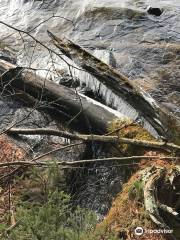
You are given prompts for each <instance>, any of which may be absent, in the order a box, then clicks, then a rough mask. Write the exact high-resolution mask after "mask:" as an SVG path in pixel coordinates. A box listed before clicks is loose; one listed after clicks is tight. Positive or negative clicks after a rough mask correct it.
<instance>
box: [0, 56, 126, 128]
mask: <svg viewBox="0 0 180 240" xmlns="http://www.w3.org/2000/svg"><path fill="white" fill-rule="evenodd" d="M0 73H1V74H2V75H1V85H0V89H1V92H6V91H10V92H12V91H13V92H15V93H16V96H17V97H19V98H20V99H23V100H24V99H26V98H27V101H28V103H30V104H31V105H33V106H34V105H36V107H37V108H41V106H43V103H46V105H47V104H48V106H47V109H51V110H52V112H53V113H54V112H55V111H56V112H58V113H60V115H61V116H63V117H64V119H65V120H66V121H70V122H71V124H69V125H70V126H72V123H75V124H76V125H78V126H79V127H80V128H81V129H83V130H89V131H93V132H106V129H107V126H108V124H109V122H111V121H112V120H113V119H115V118H117V117H122V116H123V115H122V114H120V113H118V112H117V111H114V110H112V109H111V108H108V107H106V106H104V105H103V104H100V103H98V102H96V101H94V100H91V99H90V98H88V97H86V96H84V95H82V94H81V95H78V93H76V92H75V91H74V90H72V89H68V88H66V87H64V86H60V85H58V84H56V83H55V82H52V81H49V80H47V79H44V78H41V77H40V76H38V75H36V73H35V72H34V71H32V70H28V69H24V68H20V67H17V66H15V65H13V64H11V63H8V62H6V61H4V60H0ZM32 99H33V100H32ZM69 125H68V126H69Z"/></svg>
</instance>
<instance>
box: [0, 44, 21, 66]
mask: <svg viewBox="0 0 180 240" xmlns="http://www.w3.org/2000/svg"><path fill="white" fill-rule="evenodd" d="M0 59H2V60H5V61H7V62H10V63H13V64H16V62H17V59H16V57H14V56H13V54H12V52H11V51H10V50H8V49H6V48H4V49H1V47H0Z"/></svg>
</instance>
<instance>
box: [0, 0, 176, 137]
mask: <svg viewBox="0 0 180 240" xmlns="http://www.w3.org/2000/svg"><path fill="white" fill-rule="evenodd" d="M149 4H151V6H155V7H160V8H162V9H163V14H162V16H160V17H159V18H155V17H153V16H149V15H148V14H147V12H146V10H145V9H146V8H147V6H148V5H149ZM0 7H1V8H0V11H1V17H0V20H1V21H4V22H6V23H8V24H10V25H12V26H14V27H17V28H19V29H23V30H25V31H28V32H30V34H32V35H33V36H35V37H36V38H37V39H39V40H41V41H42V42H43V43H44V44H46V45H48V46H49V44H50V42H49V38H48V36H47V33H46V30H47V29H50V30H51V31H52V32H54V33H55V34H57V35H60V36H61V35H66V36H68V37H69V38H70V39H72V40H74V41H76V42H78V43H80V44H81V45H82V46H84V47H86V48H87V49H89V50H90V51H91V52H92V53H93V54H94V55H95V56H97V57H99V58H100V59H105V61H106V62H108V63H109V62H110V59H111V58H112V56H113V59H114V60H115V62H116V68H117V69H120V71H121V72H123V73H125V74H126V75H127V76H128V77H129V78H131V79H132V80H134V81H136V82H137V84H138V85H140V86H141V87H142V88H143V89H144V90H146V92H149V93H151V95H152V96H153V97H155V98H156V100H158V101H160V102H162V103H164V106H166V107H168V108H170V110H171V111H172V112H174V113H175V114H176V116H177V117H178V116H179V106H178V101H177V98H178V96H179V95H178V92H177V91H176V89H174V88H175V87H176V85H177V84H178V82H177V80H176V79H177V77H178V67H177V66H178V62H177V61H178V57H177V51H176V48H175V46H174V45H173V44H175V43H176V42H178V40H179V32H180V30H178V28H179V25H178V22H180V21H178V19H179V18H180V14H179V13H178V9H179V7H180V5H179V3H178V1H177V0H171V1H160V2H159V3H158V6H157V4H156V1H149V0H144V1H132V0H123V1H121V2H120V3H119V2H117V1H115V0H113V1H112V0H111V1H109V0H104V1H97V0H87V1H82V0H76V1H70V0H69V1H48V0H45V1H34V0H29V1H28V0H27V1H25V0H15V1H12V0H9V1H4V0H1V1H0ZM52 14H54V16H56V17H54V18H52ZM48 19H49V20H48ZM47 20H48V21H47ZM72 21H73V23H72ZM40 23H42V24H40ZM1 25H2V28H1V29H0V34H1V39H2V40H3V42H5V43H6V44H8V45H9V46H11V47H12V48H15V49H16V50H18V51H19V53H18V64H19V65H20V66H28V67H29V66H31V67H33V68H36V69H41V70H40V71H39V72H38V73H39V74H41V75H43V76H45V77H50V78H52V79H54V80H55V79H58V75H57V72H58V70H60V71H61V70H62V69H66V71H67V69H68V67H67V65H66V64H64V62H62V61H61V60H60V59H59V58H57V56H55V55H51V56H50V55H49V52H48V51H47V50H46V49H44V48H43V47H42V46H39V45H36V43H35V42H34V41H33V40H32V39H31V38H27V36H25V34H21V35H20V34H19V33H17V32H15V31H14V30H12V29H10V28H8V27H7V26H4V25H3V24H1ZM23 38H24V40H23ZM154 44H157V46H156V45H154ZM162 45H164V49H163V48H162ZM171 45H172V46H171ZM50 47H51V48H52V49H54V46H51V45H50ZM55 50H56V51H57V49H55ZM52 59H53V60H52ZM72 64H73V63H72ZM172 65H175V67H176V68H177V70H176V69H175V70H174V66H172ZM172 67H173V71H174V72H175V73H171V71H170V70H169V71H168V70H167V69H168V68H172ZM55 68H56V70H55ZM42 69H47V70H50V73H49V74H47V71H43V70H42ZM73 75H74V76H75V77H77V78H79V79H80V83H81V84H84V83H85V84H86V86H87V87H89V88H91V89H92V90H93V91H97V90H98V92H99V93H100V95H102V97H103V99H104V100H105V102H106V103H107V104H108V105H109V106H111V107H113V108H115V109H117V110H118V111H120V112H122V113H123V114H125V115H127V116H129V117H130V118H132V119H136V118H137V117H138V114H137V112H136V110H135V109H133V108H132V107H131V106H130V105H129V104H127V103H125V102H124V101H123V100H122V99H119V98H117V97H116V96H115V95H114V94H113V93H112V92H110V91H109V90H107V89H106V87H105V86H103V85H102V84H99V82H98V81H97V80H96V79H94V78H93V77H92V76H90V75H89V74H87V73H84V72H83V73H82V72H79V71H78V70H76V69H74V70H73ZM164 75H165V79H164ZM158 78H159V79H160V80H159V79H158ZM168 80H169V81H168ZM168 87H169V88H168ZM171 89H173V91H172V90H171ZM146 95H147V94H146ZM177 95H178V96H177ZM168 98H170V99H173V103H172V102H170V100H169V99H168ZM148 99H149V100H150V101H151V102H152V101H153V99H151V97H150V96H148ZM145 126H146V128H147V129H148V130H150V131H151V132H152V133H153V134H154V135H156V133H155V132H153V129H152V128H151V126H150V125H148V123H145Z"/></svg>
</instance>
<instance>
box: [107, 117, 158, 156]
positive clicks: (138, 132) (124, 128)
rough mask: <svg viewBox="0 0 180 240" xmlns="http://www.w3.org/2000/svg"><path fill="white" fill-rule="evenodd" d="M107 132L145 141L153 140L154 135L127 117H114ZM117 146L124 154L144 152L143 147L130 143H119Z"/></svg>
mask: <svg viewBox="0 0 180 240" xmlns="http://www.w3.org/2000/svg"><path fill="white" fill-rule="evenodd" d="M108 132H109V133H111V132H112V134H113V135H114V133H116V134H117V136H118V137H119V138H131V139H136V140H147V141H152V140H154V137H153V136H152V135H151V134H150V133H149V132H148V131H147V130H145V129H143V128H142V127H141V126H139V125H138V124H136V123H133V122H132V120H130V119H128V118H124V119H122V118H121V119H115V120H114V121H113V122H111V124H110V125H109V127H108ZM119 148H120V150H121V151H122V152H123V153H124V154H125V155H126V156H132V155H138V154H140V155H143V154H144V153H145V152H146V150H145V148H144V147H140V146H138V147H137V146H135V145H131V144H122V143H119Z"/></svg>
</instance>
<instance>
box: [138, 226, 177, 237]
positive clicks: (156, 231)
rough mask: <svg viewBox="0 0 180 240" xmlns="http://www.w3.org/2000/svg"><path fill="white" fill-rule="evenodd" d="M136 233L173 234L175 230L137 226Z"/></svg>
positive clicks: (139, 234)
mask: <svg viewBox="0 0 180 240" xmlns="http://www.w3.org/2000/svg"><path fill="white" fill-rule="evenodd" d="M134 233H135V235H136V236H141V235H142V234H144V233H148V234H161V233H163V234H172V233H173V230H172V229H169V228H167V229H143V228H142V227H136V228H135V229H134Z"/></svg>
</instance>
